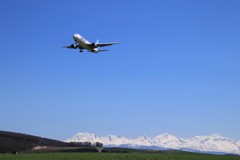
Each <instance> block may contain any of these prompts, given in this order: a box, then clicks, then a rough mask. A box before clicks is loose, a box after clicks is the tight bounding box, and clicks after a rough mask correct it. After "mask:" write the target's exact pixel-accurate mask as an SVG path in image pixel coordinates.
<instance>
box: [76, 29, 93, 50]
mask: <svg viewBox="0 0 240 160" xmlns="http://www.w3.org/2000/svg"><path fill="white" fill-rule="evenodd" d="M73 39H74V41H75V42H77V43H78V45H79V47H80V48H83V49H87V50H89V51H90V52H93V48H91V47H89V44H91V43H90V42H89V41H87V40H86V39H85V38H83V37H82V36H81V35H80V34H77V33H74V35H73Z"/></svg>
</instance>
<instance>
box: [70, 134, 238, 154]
mask: <svg viewBox="0 0 240 160" xmlns="http://www.w3.org/2000/svg"><path fill="white" fill-rule="evenodd" d="M66 142H91V143H94V142H101V143H103V144H104V146H105V147H113V146H115V147H128V148H142V149H176V150H185V151H194V152H207V153H228V154H238V155H240V140H235V139H230V138H226V137H223V136H220V135H216V134H215V135H210V136H194V137H192V138H177V137H175V136H173V135H170V134H167V133H165V134H161V135H158V136H155V137H147V136H140V137H137V138H130V137H126V136H117V135H107V136H102V137H99V136H97V135H95V134H90V133H78V134H76V135H74V136H73V137H72V138H70V139H68V140H66Z"/></svg>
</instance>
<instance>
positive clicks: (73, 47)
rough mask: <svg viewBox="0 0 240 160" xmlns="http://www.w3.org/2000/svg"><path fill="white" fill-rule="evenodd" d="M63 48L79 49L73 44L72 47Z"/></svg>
mask: <svg viewBox="0 0 240 160" xmlns="http://www.w3.org/2000/svg"><path fill="white" fill-rule="evenodd" d="M63 48H70V49H77V48H78V46H77V45H74V44H72V45H70V46H63Z"/></svg>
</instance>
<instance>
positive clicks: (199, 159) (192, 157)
mask: <svg viewBox="0 0 240 160" xmlns="http://www.w3.org/2000/svg"><path fill="white" fill-rule="evenodd" d="M0 160H240V156H228V155H224V156H223V155H208V154H196V153H20V154H16V155H14V154H0Z"/></svg>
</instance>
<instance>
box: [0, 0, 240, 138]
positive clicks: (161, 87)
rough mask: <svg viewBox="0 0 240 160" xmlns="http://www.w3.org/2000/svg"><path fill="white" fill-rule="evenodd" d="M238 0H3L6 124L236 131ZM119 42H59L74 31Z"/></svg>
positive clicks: (62, 134)
mask: <svg viewBox="0 0 240 160" xmlns="http://www.w3.org/2000/svg"><path fill="white" fill-rule="evenodd" d="M239 7H240V1H238V0H229V1H223V0H195V1H192V0H183V1H178V0H170V1H169V0H166V1H158V0H156V1H154V0H150V1H149V0H148V1H147V0H142V1H129V0H116V1H110V0H101V1H97V0H96V1H95V0H92V1H71V0H69V1H54V0H53V1H47V0H34V1H33V0H24V1H17V0H15V1H12V0H8V1H7V0H3V1H1V5H0V23H1V30H0V43H1V47H0V76H1V78H0V110H1V112H0V130H8V131H15V132H22V133H28V134H34V135H39V136H43V137H49V138H55V139H59V140H65V139H67V138H69V137H71V136H72V135H73V134H75V133H77V132H91V133H96V134H98V135H106V134H118V135H126V136H131V137H136V136H140V135H143V134H144V135H147V136H155V135H158V134H161V133H170V134H173V135H175V136H178V137H191V136H195V135H209V134H213V133H219V134H222V135H223V136H226V137H230V138H238V139H239V138H240V136H239V132H240V125H239V122H240V116H239V114H240V63H239V62H240V45H239V44H240V10H239ZM75 32H77V33H79V34H81V35H82V36H84V37H85V38H86V39H88V40H89V41H91V42H95V41H96V40H97V39H100V42H109V41H119V42H121V44H119V45H114V46H111V47H108V48H107V49H110V51H109V52H102V53H99V54H96V55H95V54H91V53H88V52H84V53H79V52H78V51H76V50H68V49H64V48H61V47H62V46H64V45H69V44H71V43H73V40H72V35H73V33H75Z"/></svg>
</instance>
